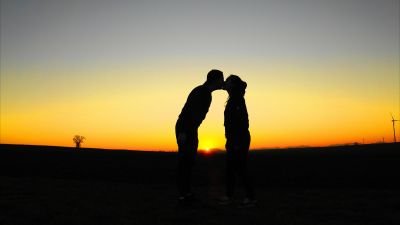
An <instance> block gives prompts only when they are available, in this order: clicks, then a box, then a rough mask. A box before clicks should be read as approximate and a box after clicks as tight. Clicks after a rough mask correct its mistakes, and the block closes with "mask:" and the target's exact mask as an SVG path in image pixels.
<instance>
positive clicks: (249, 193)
mask: <svg viewBox="0 0 400 225" xmlns="http://www.w3.org/2000/svg"><path fill="white" fill-rule="evenodd" d="M240 164H241V166H240V167H239V168H240V171H241V177H242V181H243V186H244V189H245V191H246V197H247V198H248V199H254V189H253V186H252V183H251V178H250V177H251V176H250V174H249V171H248V167H247V151H246V152H244V153H243V154H242V156H241V162H240Z"/></svg>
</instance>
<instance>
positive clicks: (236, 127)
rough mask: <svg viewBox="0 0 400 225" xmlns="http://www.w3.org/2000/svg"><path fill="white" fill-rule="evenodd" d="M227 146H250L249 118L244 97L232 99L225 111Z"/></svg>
mask: <svg viewBox="0 0 400 225" xmlns="http://www.w3.org/2000/svg"><path fill="white" fill-rule="evenodd" d="M224 115H225V120H224V126H225V137H226V140H227V145H230V144H233V145H249V144H250V132H249V116H248V114H247V108H246V101H245V99H244V97H243V96H235V97H230V98H229V100H228V102H227V104H226V107H225V111H224Z"/></svg>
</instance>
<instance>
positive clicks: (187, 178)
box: [175, 70, 224, 202]
mask: <svg viewBox="0 0 400 225" xmlns="http://www.w3.org/2000/svg"><path fill="white" fill-rule="evenodd" d="M223 84H224V76H223V73H222V72H221V71H219V70H211V71H210V72H209V73H208V74H207V81H206V82H205V83H204V84H203V85H200V86H198V87H196V88H195V89H193V90H192V91H191V92H190V94H189V97H188V98H187V100H186V103H185V106H184V107H183V109H182V112H181V114H180V115H179V118H178V121H177V122H176V126H175V134H176V139H177V143H178V155H179V156H178V157H179V159H178V177H177V185H178V190H179V201H180V202H182V201H185V202H186V201H188V200H193V193H192V192H191V170H192V167H193V165H194V162H195V159H196V155H197V147H198V142H199V140H198V136H197V129H198V128H199V126H200V124H201V123H202V121H203V120H204V118H205V117H206V114H207V112H208V109H209V107H210V104H211V100H212V96H211V92H213V91H215V90H218V89H222V86H223Z"/></svg>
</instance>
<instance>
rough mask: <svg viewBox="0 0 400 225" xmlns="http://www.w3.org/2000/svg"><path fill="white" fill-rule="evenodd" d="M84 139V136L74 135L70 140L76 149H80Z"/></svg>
mask: <svg viewBox="0 0 400 225" xmlns="http://www.w3.org/2000/svg"><path fill="white" fill-rule="evenodd" d="M84 139H86V138H85V137H84V136H80V135H75V136H74V138H73V139H72V140H73V141H74V142H75V144H76V148H80V147H81V143H82V142H83V140H84Z"/></svg>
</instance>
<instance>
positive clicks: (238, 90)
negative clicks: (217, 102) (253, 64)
mask: <svg viewBox="0 0 400 225" xmlns="http://www.w3.org/2000/svg"><path fill="white" fill-rule="evenodd" d="M246 87H247V83H246V82H244V81H242V79H240V77H239V76H237V75H230V76H229V77H228V78H226V81H225V85H224V89H225V90H226V91H227V92H228V93H229V96H244V94H245V93H246Z"/></svg>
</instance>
